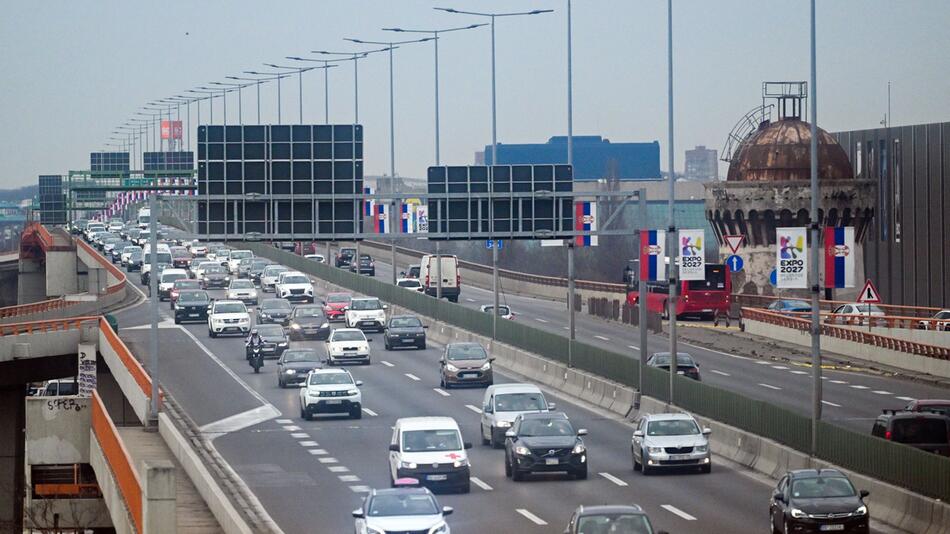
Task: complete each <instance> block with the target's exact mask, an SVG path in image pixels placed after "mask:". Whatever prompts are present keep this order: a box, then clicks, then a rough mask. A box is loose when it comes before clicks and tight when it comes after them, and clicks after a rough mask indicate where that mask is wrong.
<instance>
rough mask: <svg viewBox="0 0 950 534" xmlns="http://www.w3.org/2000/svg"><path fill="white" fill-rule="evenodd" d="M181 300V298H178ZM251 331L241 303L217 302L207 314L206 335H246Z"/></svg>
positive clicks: (235, 301)
mask: <svg viewBox="0 0 950 534" xmlns="http://www.w3.org/2000/svg"><path fill="white" fill-rule="evenodd" d="M178 298H179V299H181V297H180V296H179V297H178ZM250 331H251V316H250V314H248V313H247V308H246V307H245V306H244V303H243V302H240V301H237V300H218V301H215V302H214V303H213V304H212V305H211V309H210V310H209V312H208V335H209V336H210V337H218V336H219V335H223V334H240V335H245V336H246V335H247V333H248V332H250Z"/></svg>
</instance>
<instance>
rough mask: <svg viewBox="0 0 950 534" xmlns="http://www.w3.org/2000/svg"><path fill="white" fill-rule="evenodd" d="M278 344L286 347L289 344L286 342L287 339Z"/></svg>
mask: <svg viewBox="0 0 950 534" xmlns="http://www.w3.org/2000/svg"><path fill="white" fill-rule="evenodd" d="M277 346H278V347H286V346H287V342H286V341H281V342H280V343H278V344H277Z"/></svg>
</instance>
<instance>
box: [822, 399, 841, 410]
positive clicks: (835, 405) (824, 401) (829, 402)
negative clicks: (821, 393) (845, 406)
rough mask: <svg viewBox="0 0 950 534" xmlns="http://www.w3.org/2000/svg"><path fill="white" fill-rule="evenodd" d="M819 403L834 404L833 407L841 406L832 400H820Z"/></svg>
mask: <svg viewBox="0 0 950 534" xmlns="http://www.w3.org/2000/svg"><path fill="white" fill-rule="evenodd" d="M821 403H822V404H827V405H828V406H834V407H835V408H841V405H840V404H835V403H833V402H831V401H826V400H822V401H821Z"/></svg>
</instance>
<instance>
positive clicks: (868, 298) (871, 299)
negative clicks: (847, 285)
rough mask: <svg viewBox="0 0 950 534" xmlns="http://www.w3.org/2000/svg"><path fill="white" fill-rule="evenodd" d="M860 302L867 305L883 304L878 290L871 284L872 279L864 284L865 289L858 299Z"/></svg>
mask: <svg viewBox="0 0 950 534" xmlns="http://www.w3.org/2000/svg"><path fill="white" fill-rule="evenodd" d="M858 302H864V303H867V304H878V303H880V302H881V295H880V293H878V292H877V288H876V287H874V284H872V283H871V279H870V278H869V279H868V281H867V282H865V283H864V289H862V290H861V295H860V296H859V297H858Z"/></svg>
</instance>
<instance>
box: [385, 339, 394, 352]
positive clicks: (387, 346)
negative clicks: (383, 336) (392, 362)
mask: <svg viewBox="0 0 950 534" xmlns="http://www.w3.org/2000/svg"><path fill="white" fill-rule="evenodd" d="M383 349H384V350H393V349H392V347H390V346H389V342H388V341H383Z"/></svg>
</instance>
